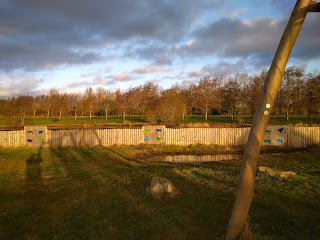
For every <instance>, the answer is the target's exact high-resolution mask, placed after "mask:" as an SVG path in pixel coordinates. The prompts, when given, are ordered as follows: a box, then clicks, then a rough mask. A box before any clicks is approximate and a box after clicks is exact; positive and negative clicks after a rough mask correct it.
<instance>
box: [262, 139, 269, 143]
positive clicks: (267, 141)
mask: <svg viewBox="0 0 320 240" xmlns="http://www.w3.org/2000/svg"><path fill="white" fill-rule="evenodd" d="M263 142H264V143H271V141H270V139H264V140H263Z"/></svg>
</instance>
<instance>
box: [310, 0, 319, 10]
mask: <svg viewBox="0 0 320 240" xmlns="http://www.w3.org/2000/svg"><path fill="white" fill-rule="evenodd" d="M308 12H320V1H312V2H311V3H310V6H309V9H308Z"/></svg>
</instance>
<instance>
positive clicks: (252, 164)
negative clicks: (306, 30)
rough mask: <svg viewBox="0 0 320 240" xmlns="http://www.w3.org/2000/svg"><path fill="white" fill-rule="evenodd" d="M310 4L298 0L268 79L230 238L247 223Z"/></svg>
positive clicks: (247, 153) (245, 160) (307, 0)
mask: <svg viewBox="0 0 320 240" xmlns="http://www.w3.org/2000/svg"><path fill="white" fill-rule="evenodd" d="M310 2H311V0H297V3H296V5H295V7H294V9H293V11H292V14H291V17H290V19H289V22H288V24H287V26H286V29H285V30H284V33H283V35H282V38H281V40H280V43H279V45H278V48H277V51H276V53H275V56H274V59H273V61H272V64H271V67H270V69H269V72H268V75H267V77H266V80H265V83H264V86H263V89H262V92H261V95H260V99H259V102H258V107H257V110H256V112H255V115H254V118H253V124H252V127H251V130H250V134H249V138H248V142H247V145H246V148H245V151H244V155H243V159H242V166H241V172H240V183H239V186H238V191H237V195H236V200H235V203H234V207H233V211H232V214H231V218H230V221H229V226H228V229H227V233H226V238H227V239H236V238H238V237H239V236H240V235H241V233H242V232H243V229H244V226H245V223H246V221H247V217H248V213H249V208H250V205H251V201H252V197H253V191H254V180H255V175H256V169H257V160H258V157H259V154H260V150H261V144H262V139H263V137H264V135H265V131H266V128H267V124H268V122H269V119H270V115H271V112H272V109H273V105H274V101H275V98H276V95H277V92H278V89H279V86H280V83H281V79H282V76H283V73H284V69H285V66H286V64H287V62H288V58H289V56H290V53H291V51H292V48H293V46H294V44H295V42H296V39H297V37H298V34H299V32H300V29H301V27H302V24H303V22H304V19H305V17H306V15H307V12H308V11H309V6H310ZM317 6H319V5H318V3H316V4H315V5H314V7H315V8H312V9H316V8H317ZM310 10H311V9H310Z"/></svg>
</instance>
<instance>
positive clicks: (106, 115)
mask: <svg viewBox="0 0 320 240" xmlns="http://www.w3.org/2000/svg"><path fill="white" fill-rule="evenodd" d="M104 111H105V112H106V121H108V110H104Z"/></svg>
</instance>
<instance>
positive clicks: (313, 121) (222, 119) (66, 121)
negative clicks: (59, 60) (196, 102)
mask: <svg viewBox="0 0 320 240" xmlns="http://www.w3.org/2000/svg"><path fill="white" fill-rule="evenodd" d="M147 123H148V121H147V118H143V119H142V118H141V117H140V116H127V117H126V120H124V121H123V118H122V116H117V117H115V116H110V117H108V119H107V120H106V119H105V117H92V118H91V119H90V118H89V117H78V118H77V119H74V117H62V118H61V119H59V118H49V119H46V118H43V117H36V118H33V117H27V118H26V119H25V122H24V125H51V126H52V125H60V126H62V125H72V124H81V125H85V124H92V125H110V124H115V125H122V124H124V125H130V124H147ZM159 124H166V125H168V126H170V125H172V124H173V125H179V124H180V125H188V124H189V125H197V124H198V126H201V124H212V125H219V126H220V125H230V124H231V125H243V124H245V125H248V124H252V117H251V116H234V117H233V118H232V117H231V116H229V117H228V116H226V115H209V116H208V119H207V120H206V121H205V118H204V116H201V115H197V116H186V118H185V120H183V121H182V120H181V121H180V122H178V123H162V122H161V121H160V122H159ZM199 124H200V125H199ZM269 124H270V125H287V124H294V125H295V124H299V125H319V124H320V115H314V116H311V118H310V119H308V116H306V115H300V116H290V118H289V120H288V121H287V120H286V117H285V116H284V115H281V116H277V115H272V116H271V118H270V121H269ZM3 125H7V126H21V120H20V118H6V117H0V126H3ZM62 127H63V126H62Z"/></svg>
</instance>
